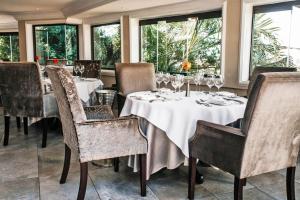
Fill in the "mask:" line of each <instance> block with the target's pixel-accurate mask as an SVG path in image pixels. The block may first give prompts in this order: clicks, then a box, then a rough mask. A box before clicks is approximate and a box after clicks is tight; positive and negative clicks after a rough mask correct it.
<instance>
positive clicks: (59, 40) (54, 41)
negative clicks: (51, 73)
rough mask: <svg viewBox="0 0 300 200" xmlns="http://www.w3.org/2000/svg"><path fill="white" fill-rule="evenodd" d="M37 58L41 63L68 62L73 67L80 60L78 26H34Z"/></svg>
mask: <svg viewBox="0 0 300 200" xmlns="http://www.w3.org/2000/svg"><path fill="white" fill-rule="evenodd" d="M33 31H34V41H35V44H34V48H35V51H34V53H35V56H39V59H40V60H39V62H40V63H41V64H46V61H47V60H51V59H60V60H66V62H67V63H66V64H67V65H72V64H73V63H74V60H76V59H78V27H77V26H76V25H66V24H55V25H37V26H33Z"/></svg>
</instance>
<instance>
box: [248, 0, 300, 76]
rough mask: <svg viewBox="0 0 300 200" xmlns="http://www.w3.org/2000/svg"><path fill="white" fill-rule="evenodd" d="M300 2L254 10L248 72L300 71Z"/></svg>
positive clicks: (261, 7)
mask: <svg viewBox="0 0 300 200" xmlns="http://www.w3.org/2000/svg"><path fill="white" fill-rule="evenodd" d="M299 20H300V2H299V1H298V6H297V2H287V3H279V4H272V5H264V6H257V7H254V9H253V28H252V48H251V62H250V71H252V70H253V68H255V67H256V66H278V67H300V37H299V35H300V27H299V24H298V23H299Z"/></svg>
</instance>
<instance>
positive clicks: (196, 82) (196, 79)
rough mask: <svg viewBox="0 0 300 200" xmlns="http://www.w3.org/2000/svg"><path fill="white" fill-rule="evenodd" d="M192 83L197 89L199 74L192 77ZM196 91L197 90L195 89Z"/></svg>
mask: <svg viewBox="0 0 300 200" xmlns="http://www.w3.org/2000/svg"><path fill="white" fill-rule="evenodd" d="M193 81H194V83H195V85H196V88H197V87H198V85H199V73H196V74H194V76H193ZM196 90H197V89H196Z"/></svg>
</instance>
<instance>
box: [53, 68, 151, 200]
mask: <svg viewBox="0 0 300 200" xmlns="http://www.w3.org/2000/svg"><path fill="white" fill-rule="evenodd" d="M47 72H48V75H49V77H50V79H51V82H52V86H53V89H54V92H55V95H56V99H57V102H58V108H59V112H60V114H61V120H62V127H63V135H64V142H65V162H64V168H63V173H62V176H61V180H60V183H61V184H63V183H65V182H66V178H67V174H68V171H69V166H70V157H71V152H72V153H74V154H75V155H76V156H77V158H78V160H79V162H80V185H79V191H78V196H77V199H84V196H85V191H86V185H87V174H88V162H89V161H93V160H101V159H110V158H114V157H121V156H128V155H135V154H139V155H140V165H141V171H140V180H141V195H142V196H145V195H146V174H145V167H146V153H147V140H146V138H145V137H144V136H143V135H142V134H141V132H140V131H141V130H140V128H139V124H138V119H137V118H135V117H126V118H117V119H102V120H101V119H100V120H99V119H98V120H95V119H94V120H92V119H88V118H87V116H86V114H85V112H84V108H83V106H82V103H81V101H80V98H79V97H78V93H77V89H76V86H75V84H74V81H73V79H72V76H71V74H70V72H68V71H67V70H66V69H63V68H59V67H47ZM111 115H112V113H111ZM108 117H109V116H108Z"/></svg>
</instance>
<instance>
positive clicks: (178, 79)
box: [176, 74, 184, 92]
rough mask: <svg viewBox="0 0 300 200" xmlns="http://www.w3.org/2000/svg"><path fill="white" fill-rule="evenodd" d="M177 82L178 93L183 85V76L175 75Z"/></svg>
mask: <svg viewBox="0 0 300 200" xmlns="http://www.w3.org/2000/svg"><path fill="white" fill-rule="evenodd" d="M176 79H177V82H178V90H179V92H180V88H181V87H182V86H183V85H184V76H183V75H180V74H177V76H176Z"/></svg>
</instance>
